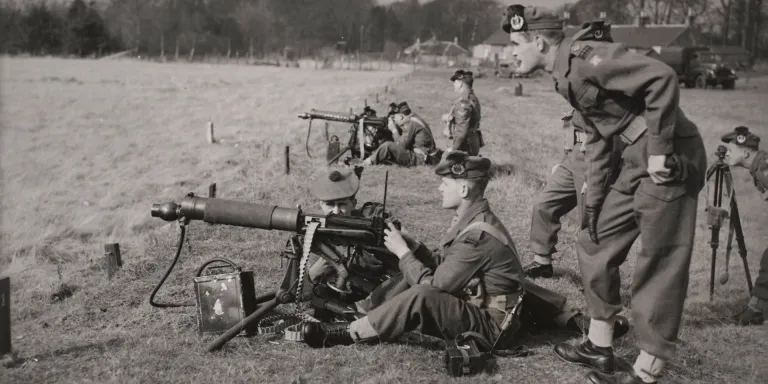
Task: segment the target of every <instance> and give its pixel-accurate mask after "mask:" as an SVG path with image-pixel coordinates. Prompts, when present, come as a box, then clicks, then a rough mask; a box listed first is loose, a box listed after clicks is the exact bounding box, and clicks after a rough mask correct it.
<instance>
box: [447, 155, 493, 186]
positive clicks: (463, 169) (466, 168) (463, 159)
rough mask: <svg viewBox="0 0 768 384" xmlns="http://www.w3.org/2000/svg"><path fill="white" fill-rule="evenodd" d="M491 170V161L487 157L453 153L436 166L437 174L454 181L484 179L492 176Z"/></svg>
mask: <svg viewBox="0 0 768 384" xmlns="http://www.w3.org/2000/svg"><path fill="white" fill-rule="evenodd" d="M490 169H491V160H488V159H487V158H485V157H479V156H470V155H469V154H467V153H466V152H463V151H451V152H450V153H448V154H447V155H446V156H445V157H444V158H443V159H442V160H441V161H440V163H439V164H437V166H435V174H437V175H438V176H442V177H450V178H452V179H470V180H471V179H484V178H487V177H489V176H490Z"/></svg>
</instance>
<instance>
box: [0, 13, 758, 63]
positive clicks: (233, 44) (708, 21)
mask: <svg viewBox="0 0 768 384" xmlns="http://www.w3.org/2000/svg"><path fill="white" fill-rule="evenodd" d="M86 1H88V2H86ZM503 8H504V6H503V5H502V4H501V3H500V2H499V1H498V0H432V1H427V2H424V0H422V1H419V0H400V1H398V2H395V3H392V4H390V5H387V6H381V5H378V3H377V2H376V1H375V0H96V1H90V0H31V1H30V0H0V52H3V53H10V54H18V53H30V54H36V55H37V54H50V55H79V56H91V55H102V54H106V53H110V52H115V51H120V50H126V49H134V50H135V51H136V52H137V53H138V54H143V55H144V54H148V55H159V54H163V55H176V56H178V55H180V54H181V55H190V56H194V55H195V52H197V53H198V54H204V53H205V54H219V55H225V54H228V55H234V54H236V53H237V54H239V55H241V56H244V55H251V56H255V55H264V54H268V53H272V52H282V51H283V50H284V49H285V48H286V47H290V48H291V50H292V51H293V52H294V53H295V54H297V55H301V56H303V55H310V54H316V53H317V52H318V51H319V50H321V49H323V48H324V47H326V48H327V47H330V46H334V45H336V46H340V47H343V48H344V49H346V50H347V51H352V52H358V51H360V52H386V51H392V52H395V51H399V50H400V49H402V48H403V47H405V46H408V45H411V44H413V43H414V42H415V41H416V39H417V38H420V39H421V40H422V41H424V40H426V39H430V38H433V37H434V38H437V39H439V40H454V39H456V40H458V42H459V44H460V45H462V46H464V47H467V48H469V47H471V46H472V45H475V44H478V43H481V42H482V41H484V40H485V39H486V38H488V37H489V36H490V35H491V34H492V33H494V32H495V31H496V30H497V29H498V28H499V27H498V26H499V21H500V18H501V11H502V10H503ZM766 8H767V6H766V4H764V2H763V1H762V0H577V1H575V3H573V4H568V5H565V6H563V7H560V8H559V9H557V12H566V11H568V12H569V13H570V22H571V23H572V24H579V23H581V22H585V21H589V20H592V19H596V18H597V17H598V15H599V14H600V13H601V12H606V14H607V17H608V19H609V20H610V21H611V22H613V23H614V24H621V23H632V22H634V20H635V18H636V16H637V15H638V14H639V13H640V11H641V10H642V11H643V12H644V13H645V15H647V16H648V17H649V18H650V21H651V22H653V23H657V24H665V23H681V22H684V21H685V19H686V16H687V15H688V12H692V13H693V15H694V16H695V17H696V28H699V30H700V32H701V33H702V34H703V35H704V36H706V37H707V38H708V40H709V43H712V44H727V45H740V46H742V47H745V48H747V49H748V50H750V51H751V52H753V53H754V54H755V55H758V56H761V57H765V56H768V55H767V54H768V52H766V51H767V50H766V47H768V28H766V27H765V25H764V24H765V23H763V22H762V20H764V16H765V15H766V14H768V9H766ZM340 42H341V43H342V44H337V43H340Z"/></svg>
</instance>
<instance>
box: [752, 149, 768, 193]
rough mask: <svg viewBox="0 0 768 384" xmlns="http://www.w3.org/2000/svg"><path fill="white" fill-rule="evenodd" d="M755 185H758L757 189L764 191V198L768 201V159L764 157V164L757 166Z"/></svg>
mask: <svg viewBox="0 0 768 384" xmlns="http://www.w3.org/2000/svg"><path fill="white" fill-rule="evenodd" d="M755 185H757V190H758V191H760V192H761V193H762V195H763V200H765V201H768V159H764V160H763V161H762V164H759V165H758V166H757V172H755Z"/></svg>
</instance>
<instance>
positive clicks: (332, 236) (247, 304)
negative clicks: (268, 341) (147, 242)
mask: <svg viewBox="0 0 768 384" xmlns="http://www.w3.org/2000/svg"><path fill="white" fill-rule="evenodd" d="M359 169H360V170H361V168H359ZM356 171H358V170H357V169H356ZM388 176H389V175H388V173H387V175H386V176H385V182H384V202H383V203H382V204H377V203H366V204H364V205H363V207H362V211H363V214H364V216H346V215H336V214H329V215H324V214H314V213H306V212H304V211H303V210H302V209H301V207H297V208H283V207H278V206H275V205H266V204H256V203H248V202H242V201H233V200H224V199H217V198H204V197H198V196H195V195H194V194H192V193H190V194H188V195H187V197H185V198H183V199H181V201H179V202H166V203H162V204H153V205H152V211H151V214H152V217H157V218H160V219H162V220H165V221H178V223H179V226H180V229H181V230H180V235H179V241H178V243H177V249H176V256H175V259H174V261H173V263H172V264H171V266H170V267H169V268H168V270H167V271H166V274H165V276H164V277H163V279H162V280H161V281H160V283H159V284H158V285H157V287H156V288H155V290H154V291H153V292H152V295H151V296H150V303H152V298H153V297H154V295H155V294H156V293H157V291H158V290H159V288H160V286H161V285H162V284H163V281H164V280H165V278H167V277H168V275H169V274H170V272H171V270H172V269H173V267H174V265H175V264H176V261H177V260H178V257H179V254H180V253H181V250H182V245H183V242H184V236H185V227H186V226H187V225H189V223H190V222H191V221H194V220H202V221H204V222H206V223H210V224H223V225H232V226H237V227H246V228H259V229H266V230H279V231H288V232H294V235H291V236H290V239H289V240H288V242H287V244H286V248H287V249H286V251H284V252H283V256H284V257H286V258H288V267H287V269H286V271H285V275H284V276H283V280H282V283H281V284H280V287H279V288H278V289H277V291H275V292H269V293H267V294H263V295H261V296H258V297H256V296H255V293H254V290H253V282H252V277H251V275H250V272H248V273H249V274H248V275H246V276H245V279H244V280H246V281H244V283H241V284H240V285H241V286H243V287H244V288H243V289H240V288H239V287H238V289H237V291H238V294H239V295H240V297H239V298H238V299H239V300H240V301H241V302H242V303H241V304H242V305H240V307H241V308H222V304H221V303H218V304H217V305H218V309H216V310H215V311H211V312H215V314H216V315H219V316H221V315H222V314H224V315H226V314H227V313H232V311H234V312H235V313H237V314H239V317H238V318H240V319H241V320H239V321H238V322H237V323H236V324H234V325H231V324H230V325H231V326H230V327H229V328H228V329H227V330H226V332H224V333H223V334H221V336H219V338H218V339H216V340H214V341H213V342H212V343H211V344H209V345H208V351H214V350H217V349H219V348H221V347H222V346H223V345H224V344H225V343H226V342H227V341H229V340H231V339H232V338H234V337H235V336H237V335H238V334H241V333H244V332H245V333H252V332H251V331H252V330H253V329H254V325H255V324H257V322H258V321H259V320H262V319H263V318H264V317H265V315H266V314H267V313H269V312H270V311H272V310H273V309H275V308H276V307H277V306H279V305H280V304H289V303H292V302H295V304H296V312H298V311H299V305H300V303H301V302H302V299H303V297H302V296H303V295H302V292H303V285H304V281H305V272H306V270H307V267H308V266H307V262H308V261H309V256H310V252H311V253H314V254H318V255H319V256H320V257H322V258H323V259H325V260H326V261H327V262H328V263H329V264H330V265H331V266H332V267H333V268H334V269H335V272H336V278H335V281H330V282H325V281H322V282H321V283H317V284H313V285H314V286H313V287H312V295H311V302H310V306H312V307H314V308H315V309H316V310H318V309H319V310H322V311H327V312H331V313H334V314H335V315H336V316H337V317H339V316H340V317H342V318H345V319H347V320H350V319H352V318H355V317H357V316H359V315H360V314H357V313H355V311H354V310H351V309H350V308H349V307H348V306H347V305H345V303H347V302H351V301H355V300H360V299H362V298H365V297H366V296H367V295H368V294H369V293H370V292H371V291H372V290H373V289H374V288H375V287H376V286H378V285H379V284H380V283H382V282H383V281H385V280H386V279H388V278H389V277H391V275H393V274H394V273H397V272H399V268H398V259H397V257H396V256H395V255H394V254H392V253H391V252H389V250H387V249H386V248H385V247H384V229H385V228H387V223H388V222H392V223H393V224H394V225H395V227H397V228H400V223H399V222H398V221H397V220H391V221H390V218H389V215H388V214H387V213H386V210H385V208H386V191H387V179H388ZM366 212H367V213H368V214H367V215H366V214H365V213H366ZM339 246H346V247H347V252H346V254H344V253H342V252H339V250H338V248H337V247H339ZM362 252H367V253H369V254H371V255H373V256H375V257H376V258H377V259H379V260H381V261H382V262H383V263H384V264H385V266H386V270H387V272H386V273H385V274H384V275H383V276H381V277H369V276H365V275H364V274H361V273H359V272H358V271H355V269H354V268H350V266H351V264H352V263H351V262H352V261H353V260H355V258H358V257H360V256H361V254H362ZM213 261H224V262H227V263H229V264H230V265H233V264H232V263H231V262H230V261H228V260H226V259H214V260H211V261H209V262H207V263H206V264H204V265H203V266H202V267H201V268H200V269H199V270H198V273H197V275H198V277H196V283H197V279H199V278H200V277H199V276H200V273H201V272H202V270H203V269H204V267H205V266H206V265H208V264H209V263H211V262H213ZM233 266H234V265H233ZM236 269H237V270H238V272H239V268H237V267H236ZM242 275H243V273H242V272H240V273H239V274H237V275H235V276H234V278H235V279H237V278H240V277H241V276H242ZM231 280H232V276H229V277H228V278H227V281H231ZM247 280H251V281H247ZM222 284H223V283H222ZM249 287H250V288H249ZM197 290H198V289H197V287H196V291H197ZM230 290H231V289H230ZM207 294H208V293H206V295H207ZM200 295H201V294H200V293H199V292H198V296H200ZM236 300H237V299H236ZM198 301H199V302H200V301H201V300H200V299H199V298H198ZM216 301H217V302H218V301H219V300H216ZM223 301H224V302H225V304H223V305H225V306H226V305H228V304H231V301H232V300H231V299H230V298H229V297H227V298H224V299H223ZM152 304H153V305H154V306H165V307H167V306H178V305H167V304H166V305H158V304H154V303H152ZM198 304H199V303H198ZM235 305H239V304H235ZM235 305H231V306H235ZM257 306H258V308H257ZM201 317H202V316H201V308H198V319H199V322H200V327H201V329H202V328H203V325H202V321H203V320H201ZM214 317H215V316H214ZM302 320H308V321H314V320H315V319H314V318H311V317H309V316H308V315H304V316H303V317H302ZM206 321H207V320H206ZM297 322H298V321H297ZM297 322H294V323H293V324H291V325H296V326H297V327H298V326H300V324H298V325H297V324H296V323H297ZM220 323H221V322H220ZM225 324H228V323H226V322H225ZM219 328H221V324H219ZM225 329H226V327H225ZM201 333H202V330H201ZM215 333H221V332H215ZM286 334H287V332H286Z"/></svg>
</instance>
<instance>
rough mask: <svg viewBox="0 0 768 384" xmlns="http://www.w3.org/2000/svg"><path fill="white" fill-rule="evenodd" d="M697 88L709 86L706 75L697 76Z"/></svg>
mask: <svg viewBox="0 0 768 384" xmlns="http://www.w3.org/2000/svg"><path fill="white" fill-rule="evenodd" d="M696 88H701V89H706V88H707V79H706V78H705V77H704V75H698V76H696Z"/></svg>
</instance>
